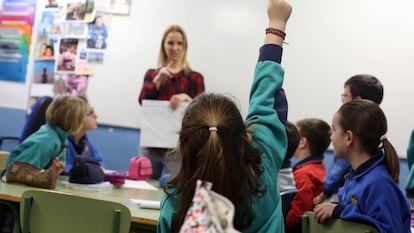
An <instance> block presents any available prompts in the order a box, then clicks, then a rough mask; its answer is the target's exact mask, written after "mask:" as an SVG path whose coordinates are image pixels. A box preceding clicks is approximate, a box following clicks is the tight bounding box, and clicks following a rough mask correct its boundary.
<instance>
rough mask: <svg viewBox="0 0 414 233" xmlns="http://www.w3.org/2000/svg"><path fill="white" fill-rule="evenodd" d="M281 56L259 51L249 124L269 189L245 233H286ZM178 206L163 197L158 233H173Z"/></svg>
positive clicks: (258, 198) (275, 49) (256, 200)
mask: <svg viewBox="0 0 414 233" xmlns="http://www.w3.org/2000/svg"><path fill="white" fill-rule="evenodd" d="M281 55H282V48H281V47H279V46H275V45H264V46H263V47H262V48H261V49H260V56H259V61H258V63H257V65H256V69H255V74H254V80H253V85H252V88H251V91H250V103H249V112H248V114H247V118H246V124H247V127H248V128H249V129H251V130H252V131H251V132H252V138H253V142H252V145H253V146H254V147H256V148H260V150H261V151H262V152H263V153H262V164H263V167H264V171H263V173H262V174H261V176H260V182H261V184H262V186H263V187H264V186H266V187H267V192H266V193H264V194H257V195H255V196H254V197H253V206H252V216H253V222H252V224H251V225H250V226H249V227H248V228H246V229H244V230H243V232H259V233H260V232H263V233H265V232H266V233H267V232H273V233H274V232H275V233H283V232H284V223H283V216H282V209H281V200H280V194H279V190H278V189H277V177H278V172H279V169H280V167H281V165H282V163H283V159H284V157H285V153H286V147H287V139H286V131H285V127H284V125H283V124H282V123H281V121H280V120H279V118H278V116H277V113H276V111H275V109H274V108H273V106H274V96H275V93H276V90H278V89H280V88H281V87H282V83H283V76H284V70H283V68H282V67H281V66H280V64H278V62H280V59H281ZM213 185H214V184H213ZM177 204H178V197H177V196H167V195H164V197H163V199H162V200H161V211H160V217H159V221H158V225H157V232H162V233H165V232H171V219H172V215H173V214H174V211H175V210H176V208H177ZM235 205H237V203H235Z"/></svg>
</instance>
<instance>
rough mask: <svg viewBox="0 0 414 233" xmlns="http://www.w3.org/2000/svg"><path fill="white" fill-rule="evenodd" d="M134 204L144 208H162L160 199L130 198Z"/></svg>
mask: <svg viewBox="0 0 414 233" xmlns="http://www.w3.org/2000/svg"><path fill="white" fill-rule="evenodd" d="M130 200H131V201H132V202H133V203H134V204H136V205H138V207H139V208H144V209H158V210H159V209H160V201H149V200H141V199H130Z"/></svg>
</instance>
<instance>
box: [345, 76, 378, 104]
mask: <svg viewBox="0 0 414 233" xmlns="http://www.w3.org/2000/svg"><path fill="white" fill-rule="evenodd" d="M383 96H384V88H383V86H382V84H381V82H380V81H379V80H378V79H377V78H376V77H374V76H372V75H369V74H358V75H354V76H352V77H351V78H349V79H348V80H347V81H346V82H345V84H344V93H343V94H342V103H346V102H349V101H351V100H353V99H367V100H371V101H374V102H376V103H377V104H381V102H382V98H383Z"/></svg>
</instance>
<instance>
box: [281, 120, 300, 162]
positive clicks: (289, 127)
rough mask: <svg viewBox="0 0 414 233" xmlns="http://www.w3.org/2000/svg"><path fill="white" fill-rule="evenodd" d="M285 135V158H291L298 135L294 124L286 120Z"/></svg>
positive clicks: (297, 142) (296, 145) (298, 138)
mask: <svg viewBox="0 0 414 233" xmlns="http://www.w3.org/2000/svg"><path fill="white" fill-rule="evenodd" d="M286 135H287V142H288V144H287V150H286V157H285V160H288V159H291V158H292V156H293V154H295V151H296V148H297V147H298V145H299V140H300V135H299V131H298V129H297V128H296V125H295V124H293V123H292V122H290V121H288V122H286Z"/></svg>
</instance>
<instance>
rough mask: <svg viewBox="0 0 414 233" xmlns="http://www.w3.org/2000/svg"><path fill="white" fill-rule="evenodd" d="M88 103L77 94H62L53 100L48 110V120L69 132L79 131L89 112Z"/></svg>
mask: <svg viewBox="0 0 414 233" xmlns="http://www.w3.org/2000/svg"><path fill="white" fill-rule="evenodd" d="M88 110H89V108H88V104H87V103H86V102H85V101H84V100H82V99H81V98H79V97H77V96H70V95H62V96H59V97H57V98H56V99H54V100H53V102H52V103H51V104H50V106H49V107H48V109H47V111H46V121H47V122H48V123H49V124H50V125H52V126H57V127H60V128H62V129H63V130H65V131H67V132H68V133H69V134H75V133H77V132H78V131H79V130H80V129H81V128H82V126H83V123H84V120H85V117H86V116H87V114H88Z"/></svg>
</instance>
